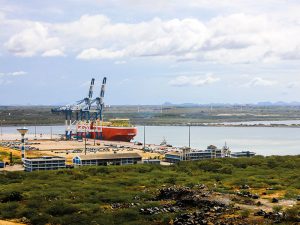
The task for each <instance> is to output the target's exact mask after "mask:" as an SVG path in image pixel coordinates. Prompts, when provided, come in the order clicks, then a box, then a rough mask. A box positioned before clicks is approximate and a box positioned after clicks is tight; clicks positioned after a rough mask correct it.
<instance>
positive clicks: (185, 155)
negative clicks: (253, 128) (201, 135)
mask: <svg viewBox="0 0 300 225" xmlns="http://www.w3.org/2000/svg"><path fill="white" fill-rule="evenodd" d="M226 157H230V150H229V148H228V147H227V146H226V145H225V146H224V147H223V148H221V149H218V148H217V147H216V146H214V145H210V146H208V147H207V149H206V150H189V149H183V150H182V152H170V153H166V154H165V160H166V161H167V162H170V163H176V162H179V161H183V160H186V161H192V160H201V159H213V158H226Z"/></svg>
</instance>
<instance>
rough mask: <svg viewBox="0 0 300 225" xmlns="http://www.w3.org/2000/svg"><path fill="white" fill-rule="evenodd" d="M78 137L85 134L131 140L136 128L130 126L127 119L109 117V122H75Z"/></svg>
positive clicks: (135, 133)
mask: <svg viewBox="0 0 300 225" xmlns="http://www.w3.org/2000/svg"><path fill="white" fill-rule="evenodd" d="M76 133H77V137H78V138H84V137H85V136H86V137H88V138H92V139H100V140H107V141H126V142H129V141H131V140H132V139H133V138H134V137H135V136H136V135H137V128H136V127H134V126H131V125H130V123H129V119H111V120H109V122H102V121H96V122H84V121H80V122H78V123H77V124H76Z"/></svg>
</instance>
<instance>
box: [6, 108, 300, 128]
mask: <svg viewBox="0 0 300 225" xmlns="http://www.w3.org/2000/svg"><path fill="white" fill-rule="evenodd" d="M54 107H55V106H18V107H16V106H0V120H1V121H2V123H3V124H4V125H34V124H39V125H43V124H63V122H64V116H63V115H56V114H52V113H51V108H54ZM299 109H300V106H251V105H247V106H243V108H242V109H241V107H240V106H232V105H228V106H226V105H224V106H213V107H212V109H211V107H210V106H174V105H171V106H163V107H161V106H160V105H159V106H155V105H153V106H111V107H106V108H105V110H104V118H105V120H106V121H108V120H109V119H113V118H129V119H130V120H131V123H132V124H135V125H144V124H145V125H170V124H172V125H174V124H177V125H183V124H187V123H192V124H201V123H209V122H228V121H232V122H234V121H237V122H240V121H251V120H255V121H265V120H296V119H300V110H299Z"/></svg>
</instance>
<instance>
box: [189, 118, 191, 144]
mask: <svg viewBox="0 0 300 225" xmlns="http://www.w3.org/2000/svg"><path fill="white" fill-rule="evenodd" d="M189 148H191V124H190V123H189Z"/></svg>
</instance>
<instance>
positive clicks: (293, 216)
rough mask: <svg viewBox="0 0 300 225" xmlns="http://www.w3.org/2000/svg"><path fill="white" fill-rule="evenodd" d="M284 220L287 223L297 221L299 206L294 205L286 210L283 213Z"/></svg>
mask: <svg viewBox="0 0 300 225" xmlns="http://www.w3.org/2000/svg"><path fill="white" fill-rule="evenodd" d="M284 212H285V215H286V219H287V220H289V221H299V220H298V219H299V214H300V213H299V212H300V206H299V205H295V206H293V207H291V208H287V209H286V210H285V211H284Z"/></svg>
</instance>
